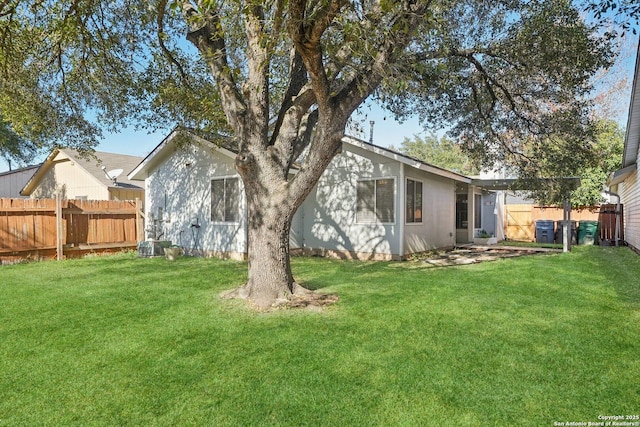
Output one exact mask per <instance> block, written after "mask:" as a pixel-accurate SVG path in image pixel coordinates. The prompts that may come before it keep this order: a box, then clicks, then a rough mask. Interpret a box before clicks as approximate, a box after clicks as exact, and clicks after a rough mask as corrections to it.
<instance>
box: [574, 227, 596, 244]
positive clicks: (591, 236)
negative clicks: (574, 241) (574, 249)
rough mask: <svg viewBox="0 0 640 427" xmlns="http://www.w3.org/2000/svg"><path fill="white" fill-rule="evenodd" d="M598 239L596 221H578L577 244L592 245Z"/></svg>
mask: <svg viewBox="0 0 640 427" xmlns="http://www.w3.org/2000/svg"><path fill="white" fill-rule="evenodd" d="M597 240H598V221H580V224H579V225H578V244H579V245H594V244H596V243H597Z"/></svg>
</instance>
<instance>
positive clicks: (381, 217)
mask: <svg viewBox="0 0 640 427" xmlns="http://www.w3.org/2000/svg"><path fill="white" fill-rule="evenodd" d="M393 189H394V180H393V178H385V179H372V180H365V181H358V187H357V206H356V221H357V222H376V221H378V222H386V223H391V222H394V221H395V219H394V218H395V212H394V200H393Z"/></svg>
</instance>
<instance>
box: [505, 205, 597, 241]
mask: <svg viewBox="0 0 640 427" xmlns="http://www.w3.org/2000/svg"><path fill="white" fill-rule="evenodd" d="M599 213H600V206H594V207H591V208H586V209H576V210H572V211H571V220H572V221H578V222H580V221H597V220H598V215H599ZM505 216H506V221H505V237H506V238H507V239H508V240H520V241H528V242H534V241H535V240H536V237H535V230H536V221H537V220H542V219H546V220H552V221H562V219H563V210H562V208H557V207H546V206H537V205H505Z"/></svg>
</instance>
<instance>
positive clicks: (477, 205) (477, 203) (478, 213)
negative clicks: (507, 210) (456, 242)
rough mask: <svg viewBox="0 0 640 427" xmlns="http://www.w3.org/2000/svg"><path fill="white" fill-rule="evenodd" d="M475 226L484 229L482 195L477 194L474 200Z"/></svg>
mask: <svg viewBox="0 0 640 427" xmlns="http://www.w3.org/2000/svg"><path fill="white" fill-rule="evenodd" d="M473 226H474V228H482V195H481V194H475V195H474V198H473Z"/></svg>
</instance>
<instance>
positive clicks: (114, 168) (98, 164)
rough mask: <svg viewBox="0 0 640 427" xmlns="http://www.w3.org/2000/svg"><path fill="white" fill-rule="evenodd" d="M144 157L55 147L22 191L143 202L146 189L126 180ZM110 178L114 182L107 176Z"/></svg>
mask: <svg viewBox="0 0 640 427" xmlns="http://www.w3.org/2000/svg"><path fill="white" fill-rule="evenodd" d="M141 160H142V158H141V157H136V156H127V155H124V154H114V153H103V152H99V151H96V152H93V153H87V154H84V155H81V154H80V153H78V152H77V151H76V150H72V149H67V148H56V149H54V150H53V151H52V152H51V154H49V156H48V157H47V159H46V160H45V161H44V163H42V165H40V167H39V168H38V170H37V171H36V172H35V174H33V176H32V177H31V179H30V180H29V181H28V182H27V183H26V184H25V186H24V188H23V189H22V191H21V194H22V195H23V196H28V197H31V198H34V199H35V198H37V199H41V198H53V197H56V193H59V194H60V195H61V197H62V198H63V199H82V200H135V199H136V198H140V199H142V200H144V188H143V187H141V186H140V185H139V183H137V182H133V181H131V180H129V179H128V178H127V175H126V174H127V172H129V171H130V170H132V169H133V168H134V167H136V166H137V165H138V163H140V161H141ZM107 175H109V176H110V177H111V179H110V178H109V177H108V176H107Z"/></svg>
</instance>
